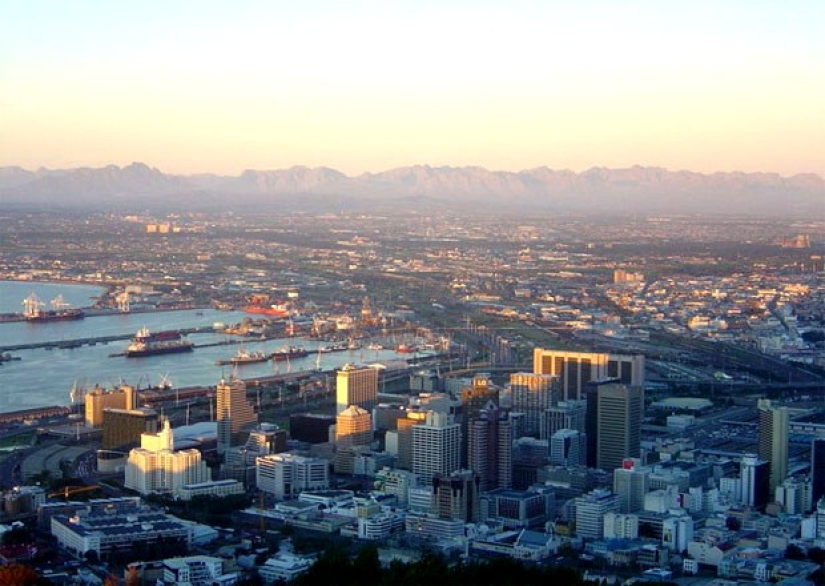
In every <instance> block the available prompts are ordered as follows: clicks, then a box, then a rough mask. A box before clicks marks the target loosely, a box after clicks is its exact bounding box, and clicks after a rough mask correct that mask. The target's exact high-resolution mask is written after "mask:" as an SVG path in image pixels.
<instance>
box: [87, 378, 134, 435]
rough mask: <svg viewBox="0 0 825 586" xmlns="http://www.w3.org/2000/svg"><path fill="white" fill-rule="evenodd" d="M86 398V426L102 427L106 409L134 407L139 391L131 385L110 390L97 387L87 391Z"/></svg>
mask: <svg viewBox="0 0 825 586" xmlns="http://www.w3.org/2000/svg"><path fill="white" fill-rule="evenodd" d="M85 400H86V404H85V406H84V409H85V415H86V427H100V426H101V425H103V411H104V410H105V409H134V408H135V407H136V406H137V404H136V400H137V391H135V389H134V387H130V386H129V385H123V386H122V387H120V388H117V389H114V390H109V391H107V390H105V389H101V388H100V387H95V388H94V389H92V390H91V391H89V392H88V393H86V398H85Z"/></svg>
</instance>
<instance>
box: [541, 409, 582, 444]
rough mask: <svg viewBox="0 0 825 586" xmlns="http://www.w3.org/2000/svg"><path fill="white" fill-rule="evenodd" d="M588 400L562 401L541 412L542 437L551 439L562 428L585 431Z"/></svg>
mask: <svg viewBox="0 0 825 586" xmlns="http://www.w3.org/2000/svg"><path fill="white" fill-rule="evenodd" d="M586 412H587V401H560V402H559V403H558V404H557V405H555V406H553V407H550V408H549V409H545V410H544V412H543V413H542V414H541V424H540V425H541V426H540V428H539V438H540V439H550V438H551V437H553V434H555V433H556V432H557V431H559V430H560V429H575V430H576V431H578V432H581V434H582V435H584V433H585V413H586Z"/></svg>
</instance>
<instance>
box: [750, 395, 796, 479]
mask: <svg viewBox="0 0 825 586" xmlns="http://www.w3.org/2000/svg"><path fill="white" fill-rule="evenodd" d="M756 408H757V410H758V411H759V427H758V438H759V448H758V451H757V453H758V455H759V457H760V458H761V459H762V460H766V461H767V462H768V463H770V469H771V480H770V492H771V494H773V492H774V491H775V490H776V487H777V486H779V485H780V484H782V482H784V480H785V478H786V477H787V476H788V408H787V407H774V406H773V405H772V404H771V402H770V400H769V399H759V401H757V403H756Z"/></svg>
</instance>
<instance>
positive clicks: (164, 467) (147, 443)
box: [123, 419, 211, 495]
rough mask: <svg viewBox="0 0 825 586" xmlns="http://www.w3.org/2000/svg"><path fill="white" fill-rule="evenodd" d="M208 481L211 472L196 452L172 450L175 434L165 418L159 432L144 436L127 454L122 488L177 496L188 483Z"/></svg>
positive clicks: (142, 492)
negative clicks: (127, 458)
mask: <svg viewBox="0 0 825 586" xmlns="http://www.w3.org/2000/svg"><path fill="white" fill-rule="evenodd" d="M209 480H211V473H210V471H209V468H207V466H206V462H203V461H201V453H200V452H199V451H198V450H194V449H190V450H180V451H177V452H176V451H175V437H174V433H173V432H172V428H171V426H170V425H169V420H168V419H164V421H163V428H162V429H161V430H160V431H159V432H158V433H144V434H143V435H142V436H141V441H140V447H139V448H135V449H133V450H131V451H130V452H129V461H128V463H127V464H126V471H125V480H124V483H123V485H124V486H125V487H126V488H131V489H132V490H136V491H138V492H139V493H141V494H149V493H171V494H172V495H177V493H178V492H179V491H180V490H181V489H182V488H183V487H184V486H186V485H187V484H199V483H201V482H207V481H209Z"/></svg>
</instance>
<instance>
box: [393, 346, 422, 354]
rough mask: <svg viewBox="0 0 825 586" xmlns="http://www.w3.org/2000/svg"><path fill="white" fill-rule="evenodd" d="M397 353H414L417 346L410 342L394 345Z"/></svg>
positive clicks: (416, 350)
mask: <svg viewBox="0 0 825 586" xmlns="http://www.w3.org/2000/svg"><path fill="white" fill-rule="evenodd" d="M395 351H396V352H397V353H398V354H415V353H416V352H418V347H417V346H413V345H410V344H399V345H398V346H396V347H395Z"/></svg>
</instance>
